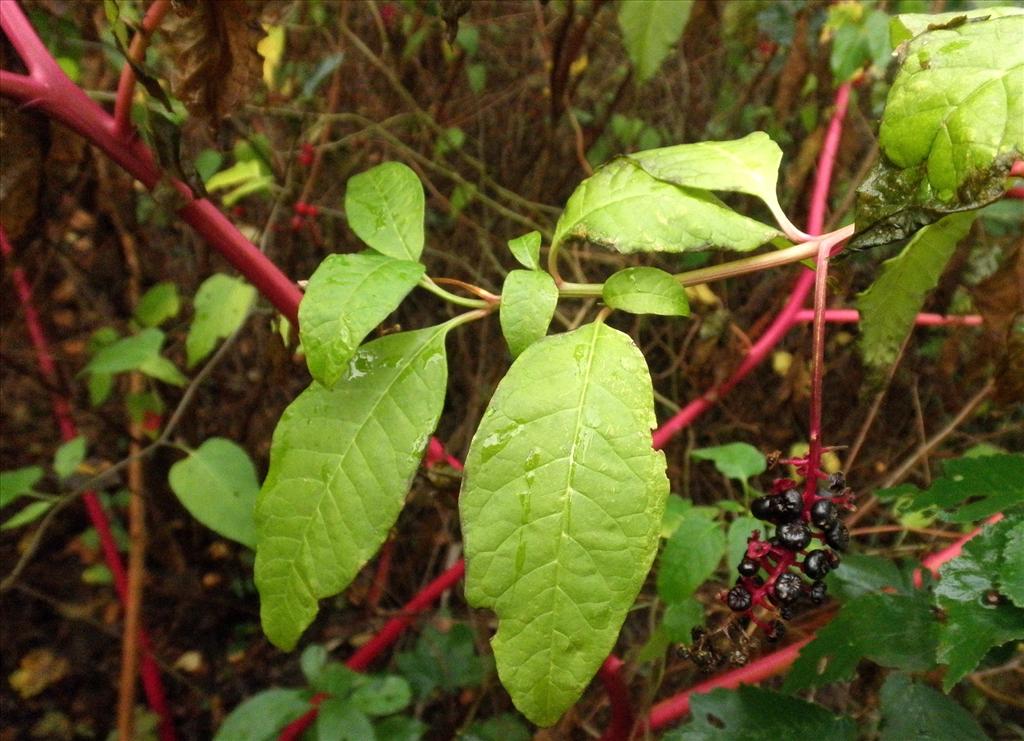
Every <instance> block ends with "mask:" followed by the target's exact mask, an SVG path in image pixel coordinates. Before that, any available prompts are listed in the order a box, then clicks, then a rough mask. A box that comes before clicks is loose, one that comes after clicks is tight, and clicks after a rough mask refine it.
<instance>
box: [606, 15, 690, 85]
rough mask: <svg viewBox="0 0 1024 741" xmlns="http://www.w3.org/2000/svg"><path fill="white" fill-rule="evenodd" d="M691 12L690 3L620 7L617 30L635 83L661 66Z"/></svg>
mask: <svg viewBox="0 0 1024 741" xmlns="http://www.w3.org/2000/svg"><path fill="white" fill-rule="evenodd" d="M692 9H693V0H644V2H623V3H620V4H619V27H620V28H621V29H622V41H623V43H624V44H625V45H626V51H627V52H628V53H629V59H630V61H632V62H633V69H634V70H635V72H636V81H637V82H638V83H642V82H646V81H647V80H649V79H650V78H651V77H653V76H654V74H655V73H656V72H657V71H658V69H659V68H660V67H661V64H662V62H664V61H665V57H667V56H668V53H669V51H671V49H672V47H673V46H674V45H675V44H676V42H678V41H679V37H680V36H682V34H683V29H684V28H686V22H687V21H688V20H689V18H690V11H691V10H692Z"/></svg>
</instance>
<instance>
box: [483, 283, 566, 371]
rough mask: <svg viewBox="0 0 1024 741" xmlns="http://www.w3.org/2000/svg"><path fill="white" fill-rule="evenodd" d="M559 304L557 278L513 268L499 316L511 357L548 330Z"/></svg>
mask: <svg viewBox="0 0 1024 741" xmlns="http://www.w3.org/2000/svg"><path fill="white" fill-rule="evenodd" d="M557 304H558V287H557V286H556V285H555V281H554V279H553V278H552V277H551V276H550V275H548V274H547V273H542V272H540V271H539V270H513V271H511V272H510V273H509V274H508V275H507V276H506V277H505V283H504V285H503V286H502V288H501V308H500V309H499V314H498V319H499V321H500V322H501V332H502V334H504V335H505V342H507V343H508V350H509V352H510V353H512V357H513V358H516V357H519V354H520V353H522V351H523V350H525V349H526V348H527V347H529V346H530V345H532V344H533V343H534V342H536V341H537V340H539V339H540V338H541V337H543V336H544V335H546V334H547V333H548V325H550V324H551V317H553V316H554V315H555V306H556V305H557Z"/></svg>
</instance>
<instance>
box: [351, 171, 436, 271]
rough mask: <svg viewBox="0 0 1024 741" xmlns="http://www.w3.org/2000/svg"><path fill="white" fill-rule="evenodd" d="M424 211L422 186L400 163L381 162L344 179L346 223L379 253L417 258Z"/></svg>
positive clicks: (420, 249)
mask: <svg viewBox="0 0 1024 741" xmlns="http://www.w3.org/2000/svg"><path fill="white" fill-rule="evenodd" d="M424 213H425V205H424V197H423V185H422V183H420V179H419V178H418V177H416V173H415V172H413V171H412V170H411V169H409V167H408V166H407V165H403V164H402V163H401V162H385V163H384V164H382V165H377V166H376V167H374V168H373V169H372V170H367V171H366V172H362V173H360V174H358V175H353V176H352V177H351V178H349V180H348V186H347V188H346V190H345V216H346V218H347V219H348V225H349V226H350V227H352V231H354V232H355V233H356V235H357V236H358V237H359V238H360V239H361V240H363V241H364V242H366V244H368V245H369V246H370V247H373V248H374V249H375V250H377V251H378V252H380V253H382V254H385V255H388V256H389V257H394V258H395V259H398V260H414V261H415V260H419V259H420V254H421V253H422V252H423V217H424Z"/></svg>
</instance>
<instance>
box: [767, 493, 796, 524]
mask: <svg viewBox="0 0 1024 741" xmlns="http://www.w3.org/2000/svg"><path fill="white" fill-rule="evenodd" d="M769 502H770V503H771V515H772V521H773V522H778V523H783V522H792V521H793V520H796V519H797V518H798V517H800V513H801V512H802V511H803V507H804V498H803V495H802V494H800V492H799V491H798V490H797V489H789V490H787V491H784V492H782V493H781V494H776V495H775V496H774V497H772V498H771V499H770V500H769Z"/></svg>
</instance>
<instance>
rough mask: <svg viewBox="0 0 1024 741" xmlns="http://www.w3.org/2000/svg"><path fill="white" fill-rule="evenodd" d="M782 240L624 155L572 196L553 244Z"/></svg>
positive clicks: (622, 247) (677, 247) (623, 246)
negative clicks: (651, 173)
mask: <svg viewBox="0 0 1024 741" xmlns="http://www.w3.org/2000/svg"><path fill="white" fill-rule="evenodd" d="M777 236H779V232H778V231H776V230H775V229H773V228H771V227H769V226H766V225H765V224H761V223H760V222H757V221H754V220H753V219H749V218H747V217H746V216H741V215H740V214H738V213H736V212H735V211H733V210H732V209H730V208H729V207H728V206H726V205H725V204H724V203H722V201H720V200H719V199H718V198H717V197H715V196H714V195H712V194H711V193H709V192H708V191H706V190H701V189H699V188H691V187H682V186H677V185H673V184H671V183H668V182H665V181H663V180H659V179H657V178H655V177H653V176H651V175H650V174H648V173H647V172H645V171H644V170H643V168H642V167H641V166H640V165H639V164H638V163H637V162H636V161H634V160H633V159H630V158H627V157H619V158H617V159H614V160H612V161H611V162H609V163H607V164H605V165H602V166H601V167H600V168H598V170H597V171H596V172H595V173H594V174H593V175H592V176H590V177H589V178H587V179H586V180H584V181H583V182H582V183H580V185H579V187H577V188H576V190H575V191H574V192H573V194H572V195H571V196H570V197H569V201H568V202H567V203H566V204H565V211H564V212H563V213H562V215H561V217H560V218H559V219H558V224H557V225H556V226H555V236H554V240H553V242H552V244H553V245H556V246H557V245H560V244H561V243H562V242H563V241H565V240H566V239H582V240H586V241H588V242H592V243H593V244H596V245H600V246H602V247H607V248H609V249H614V250H617V251H618V252H625V253H629V252H687V251H694V250H705V249H708V248H722V249H731V250H740V251H748V250H752V249H754V248H755V247H758V246H760V245H762V244H764V243H765V242H768V241H770V240H771V239H774V238H775V237H777Z"/></svg>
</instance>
